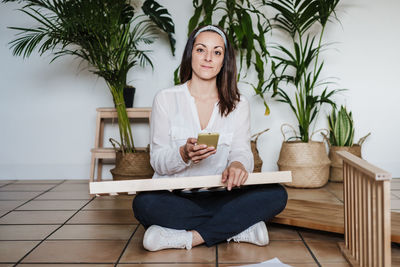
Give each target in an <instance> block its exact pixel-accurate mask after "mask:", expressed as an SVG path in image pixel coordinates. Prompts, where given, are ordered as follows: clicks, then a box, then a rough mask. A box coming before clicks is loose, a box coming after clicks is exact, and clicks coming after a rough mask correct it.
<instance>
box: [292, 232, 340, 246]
mask: <svg viewBox="0 0 400 267" xmlns="http://www.w3.org/2000/svg"><path fill="white" fill-rule="evenodd" d="M299 233H300V235H301V236H302V237H303V239H304V241H305V242H306V243H307V242H309V241H335V242H343V241H344V235H341V234H336V233H330V232H323V231H315V230H309V229H301V230H299Z"/></svg>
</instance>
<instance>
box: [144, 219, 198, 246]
mask: <svg viewBox="0 0 400 267" xmlns="http://www.w3.org/2000/svg"><path fill="white" fill-rule="evenodd" d="M143 246H144V248H145V249H147V250H150V251H157V250H162V249H167V248H186V249H188V250H189V249H191V248H192V232H189V231H186V230H175V229H170V228H166V227H161V226H158V225H152V226H150V227H149V228H148V229H147V230H146V232H145V233H144V237H143Z"/></svg>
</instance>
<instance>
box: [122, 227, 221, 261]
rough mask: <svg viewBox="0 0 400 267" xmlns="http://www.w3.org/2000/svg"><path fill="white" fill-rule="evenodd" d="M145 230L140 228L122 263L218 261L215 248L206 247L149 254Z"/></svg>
mask: <svg viewBox="0 0 400 267" xmlns="http://www.w3.org/2000/svg"><path fill="white" fill-rule="evenodd" d="M143 235H144V228H143V226H140V227H139V229H138V230H137V231H136V233H135V235H134V236H133V238H132V239H131V242H130V243H129V245H128V247H127V249H126V250H125V252H124V254H123V255H122V257H121V260H120V263H135V262H137V263H174V262H180V263H191V262H193V263H213V262H215V259H216V256H215V255H216V254H215V253H216V251H215V249H216V248H215V246H213V247H210V248H208V247H206V246H204V245H202V246H198V247H194V248H192V249H191V250H186V249H167V250H161V251H157V252H149V251H147V250H145V249H144V248H143V244H142V243H143ZM179 266H180V265H179Z"/></svg>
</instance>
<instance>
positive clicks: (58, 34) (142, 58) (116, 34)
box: [10, 0, 175, 167]
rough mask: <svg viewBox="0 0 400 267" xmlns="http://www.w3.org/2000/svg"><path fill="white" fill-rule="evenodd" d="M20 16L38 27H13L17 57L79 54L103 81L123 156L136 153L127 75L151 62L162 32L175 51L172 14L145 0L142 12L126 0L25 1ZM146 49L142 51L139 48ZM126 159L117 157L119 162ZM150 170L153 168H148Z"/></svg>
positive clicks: (56, 56)
mask: <svg viewBox="0 0 400 267" xmlns="http://www.w3.org/2000/svg"><path fill="white" fill-rule="evenodd" d="M20 2H22V3H24V4H25V5H24V6H23V7H22V8H21V9H20V11H21V12H23V13H25V14H27V15H29V16H30V17H32V18H33V19H34V20H35V21H36V22H37V23H38V26H32V27H29V28H22V27H10V28H11V29H14V30H16V31H17V32H18V33H17V38H16V39H14V40H13V41H11V42H10V44H11V48H12V49H13V54H14V55H18V56H21V55H22V56H23V57H28V56H29V55H30V54H31V53H32V52H33V51H34V50H35V49H37V50H38V52H39V54H40V55H42V54H44V53H45V52H50V53H51V54H52V55H53V56H54V57H53V59H52V61H53V60H55V59H57V58H59V57H62V56H66V55H68V56H75V57H78V58H80V59H82V60H83V61H86V62H87V63H88V65H89V67H90V70H91V71H92V72H93V73H95V74H96V75H99V76H100V77H102V78H104V80H105V81H106V84H107V86H108V88H109V90H110V93H111V95H112V97H113V100H114V103H115V107H116V110H117V113H118V126H119V134H120V142H119V148H118V150H119V151H120V153H122V154H123V155H127V154H132V153H135V152H137V151H136V149H135V146H134V141H133V137H132V131H131V127H130V123H129V119H128V115H127V112H126V106H125V103H124V99H123V91H124V87H126V85H127V74H128V71H129V70H131V69H132V68H133V67H135V66H137V65H140V66H145V65H146V64H150V65H151V66H152V62H151V60H150V58H149V56H148V53H149V52H150V51H149V50H145V49H143V47H145V46H146V45H148V44H151V43H153V42H154V40H155V39H156V37H157V36H158V34H159V33H160V30H161V31H163V32H164V33H165V34H167V35H168V37H169V41H170V45H171V49H172V53H174V50H175V46H174V45H175V39H174V37H173V33H174V23H173V21H172V19H171V17H170V14H169V13H168V11H167V10H166V9H165V8H163V7H162V6H160V5H159V4H158V3H157V2H156V1H154V0H146V1H144V3H143V5H142V7H141V9H142V11H143V12H144V14H138V13H139V10H135V9H134V8H133V6H132V5H131V4H130V2H129V1H126V0H54V1H47V0H25V1H20ZM140 47H141V48H140ZM119 158H121V157H119V156H118V154H117V164H116V165H117V166H116V167H118V159H119ZM148 166H150V164H148Z"/></svg>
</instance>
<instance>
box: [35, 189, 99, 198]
mask: <svg viewBox="0 0 400 267" xmlns="http://www.w3.org/2000/svg"><path fill="white" fill-rule="evenodd" d="M91 198H93V197H92V196H91V195H90V194H89V192H84V191H78V192H47V193H44V194H43V195H41V196H40V197H38V198H37V199H36V200H42V199H91Z"/></svg>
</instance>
